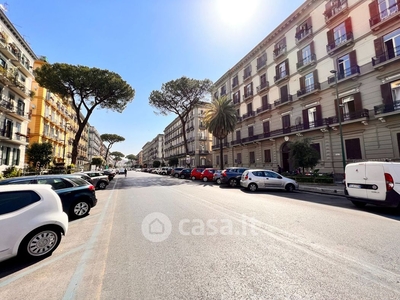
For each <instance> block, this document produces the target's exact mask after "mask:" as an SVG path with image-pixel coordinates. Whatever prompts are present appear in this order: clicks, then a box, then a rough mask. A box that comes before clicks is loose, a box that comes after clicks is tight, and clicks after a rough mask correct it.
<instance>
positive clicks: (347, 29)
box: [344, 17, 353, 34]
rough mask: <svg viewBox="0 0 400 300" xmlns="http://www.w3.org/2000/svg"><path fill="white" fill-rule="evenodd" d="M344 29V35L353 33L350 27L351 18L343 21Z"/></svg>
mask: <svg viewBox="0 0 400 300" xmlns="http://www.w3.org/2000/svg"><path fill="white" fill-rule="evenodd" d="M344 27H345V28H346V34H347V33H349V32H352V31H353V30H352V27H351V17H348V18H347V19H346V20H345V21H344Z"/></svg>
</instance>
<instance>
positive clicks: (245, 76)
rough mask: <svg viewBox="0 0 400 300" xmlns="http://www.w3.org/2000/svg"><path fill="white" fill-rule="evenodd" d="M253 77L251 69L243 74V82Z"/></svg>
mask: <svg viewBox="0 0 400 300" xmlns="http://www.w3.org/2000/svg"><path fill="white" fill-rule="evenodd" d="M250 78H251V71H248V72H245V73H244V75H243V82H244V81H246V80H248V79H250Z"/></svg>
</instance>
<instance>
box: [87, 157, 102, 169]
mask: <svg viewBox="0 0 400 300" xmlns="http://www.w3.org/2000/svg"><path fill="white" fill-rule="evenodd" d="M104 163H105V161H104V158H102V157H101V156H95V157H93V158H92V162H91V163H90V164H91V165H94V166H96V167H97V168H100V167H101V166H102V165H104Z"/></svg>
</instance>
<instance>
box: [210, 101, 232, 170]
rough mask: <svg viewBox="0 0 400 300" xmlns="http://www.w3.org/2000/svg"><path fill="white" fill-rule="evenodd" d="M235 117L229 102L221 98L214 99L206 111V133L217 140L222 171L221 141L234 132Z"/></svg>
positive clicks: (222, 152)
mask: <svg viewBox="0 0 400 300" xmlns="http://www.w3.org/2000/svg"><path fill="white" fill-rule="evenodd" d="M236 122H237V115H236V110H235V107H234V105H233V103H232V101H231V100H228V98H227V97H226V96H225V97H221V98H217V99H214V100H213V101H212V102H211V103H210V104H209V105H208V108H207V110H206V113H205V116H204V123H205V125H206V127H207V129H208V132H210V133H212V135H213V136H215V137H216V138H217V139H218V140H219V151H220V157H219V158H220V163H221V169H224V160H223V154H224V151H223V147H222V140H223V139H224V138H226V137H227V136H228V134H229V133H230V132H233V131H234V130H235V126H236Z"/></svg>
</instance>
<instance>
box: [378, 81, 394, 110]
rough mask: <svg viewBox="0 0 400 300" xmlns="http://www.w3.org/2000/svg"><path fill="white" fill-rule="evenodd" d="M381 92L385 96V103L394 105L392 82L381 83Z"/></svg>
mask: <svg viewBox="0 0 400 300" xmlns="http://www.w3.org/2000/svg"><path fill="white" fill-rule="evenodd" d="M381 94H382V98H383V104H385V105H390V106H393V97H392V89H391V88H390V83H385V84H382V85H381Z"/></svg>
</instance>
